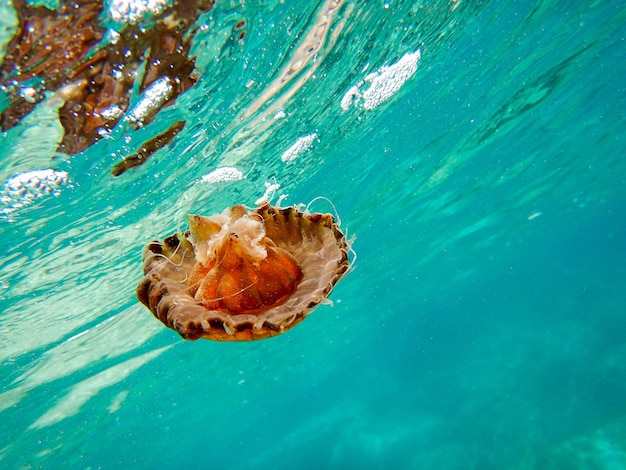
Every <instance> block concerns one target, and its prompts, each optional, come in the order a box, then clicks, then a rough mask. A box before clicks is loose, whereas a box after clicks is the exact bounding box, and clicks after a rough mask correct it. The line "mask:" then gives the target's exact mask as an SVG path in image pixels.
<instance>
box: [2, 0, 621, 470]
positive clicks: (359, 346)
mask: <svg viewBox="0 0 626 470" xmlns="http://www.w3.org/2000/svg"><path fill="white" fill-rule="evenodd" d="M625 16H626V14H625V13H624V11H623V9H620V8H619V5H612V4H609V3H603V2H594V3H591V4H584V5H583V4H577V5H568V6H561V5H559V4H558V3H557V2H549V1H544V2H537V3H534V4H530V3H529V4H527V5H526V4H524V5H517V4H516V5H508V4H507V5H504V4H495V3H493V2H482V3H476V2H465V1H458V0H457V1H456V2H433V3H432V4H427V3H421V2H408V1H407V2H397V3H392V2H388V3H385V2H377V3H375V4H374V3H370V2H350V1H342V2H324V1H322V2H318V3H317V4H315V3H307V2H301V4H296V3H293V2H292V3H285V4H281V3H280V2H266V3H264V4H263V6H256V7H255V6H249V5H246V6H237V7H230V6H229V4H228V3H226V2H218V4H217V5H216V7H215V8H214V9H213V10H211V11H210V12H209V13H207V14H206V15H205V16H203V17H201V18H200V20H199V21H200V23H201V25H200V33H199V34H198V35H197V37H196V38H195V39H194V49H193V53H194V54H195V55H197V66H198V68H199V70H200V72H201V78H200V81H199V82H198V84H197V85H196V86H195V87H194V88H193V89H192V90H190V91H188V92H187V93H185V94H183V95H182V96H181V97H180V98H179V99H178V101H177V103H176V105H175V106H173V107H170V108H166V109H164V110H162V111H161V112H160V113H159V117H158V119H157V120H156V121H155V122H154V123H152V124H151V125H149V126H146V127H144V128H139V129H138V130H136V131H134V130H132V128H131V127H130V126H129V125H128V124H127V123H126V124H124V123H122V124H120V125H119V126H118V127H117V128H116V129H115V130H113V132H112V133H111V134H110V135H109V136H107V137H106V138H104V139H103V140H101V141H99V142H98V143H97V144H96V145H94V146H93V147H92V148H90V149H89V150H87V151H86V152H84V154H80V155H77V156H75V157H72V158H71V159H70V158H68V157H66V156H63V155H56V156H55V155H53V152H54V148H55V147H56V143H57V142H58V141H59V139H60V135H59V134H58V132H60V128H59V127H58V122H55V120H54V119H55V118H54V110H55V106H57V105H58V103H57V102H55V101H54V97H51V98H50V100H49V101H46V102H44V103H42V104H41V105H39V106H38V108H37V111H36V113H38V114H34V115H33V116H32V117H31V118H30V119H27V120H25V121H24V122H23V123H22V124H21V125H20V126H19V127H17V128H15V129H13V130H11V131H9V132H7V133H5V134H4V135H3V136H2V137H3V138H2V139H1V140H0V149H1V150H2V160H1V161H0V175H1V177H2V181H8V180H9V179H10V178H11V177H14V176H15V175H19V174H23V173H25V172H29V171H38V170H52V171H58V172H67V175H68V178H67V181H63V182H62V184H61V185H60V186H59V187H58V188H55V191H51V192H50V193H48V194H43V195H42V196H41V197H37V198H32V200H30V199H29V200H22V201H21V202H22V203H24V202H26V203H25V204H22V205H21V206H19V207H18V206H17V205H16V203H17V202H20V201H19V200H17V199H14V200H12V201H4V200H3V201H2V204H3V207H2V208H3V210H4V212H3V213H2V215H3V216H4V218H3V220H2V221H1V222H0V223H1V224H2V235H3V239H4V240H8V242H9V243H8V247H7V248H6V254H5V256H4V257H3V261H2V271H1V277H0V299H1V300H2V313H1V315H2V316H1V317H0V319H1V321H0V358H1V359H2V362H1V363H0V380H1V382H0V383H1V384H2V388H1V389H0V412H1V414H2V422H3V423H7V424H4V426H3V433H2V434H3V438H2V440H0V462H6V464H7V466H9V467H19V466H24V467H28V466H49V467H59V466H65V467H74V466H81V467H82V466H94V467H98V466H102V467H105V468H108V467H125V468H127V467H128V466H129V465H133V466H139V467H145V468H149V467H154V466H155V465H164V466H166V467H168V466H169V467H176V466H181V465H194V464H195V465H198V464H204V465H208V464H211V465H212V466H214V467H217V468H222V467H223V468H258V466H264V465H268V466H271V467H272V468H293V467H294V466H296V467H302V465H303V463H306V462H312V461H316V462H319V463H320V467H325V468H346V465H347V464H348V463H353V462H354V461H359V462H364V466H365V467H367V468H398V467H404V468H430V467H432V468H459V465H466V464H467V465H468V466H472V467H474V468H502V467H503V466H507V467H509V468H511V467H513V468H522V467H525V468H529V467H530V468H532V467H533V466H534V467H536V468H550V466H551V465H552V466H553V468H559V465H567V464H568V463H569V462H576V458H577V455H578V453H582V452H584V451H586V450H589V449H591V450H590V451H589V452H591V453H592V454H593V459H596V460H597V461H600V462H603V463H604V464H605V467H603V468H609V467H608V466H609V465H610V464H611V463H612V462H617V464H620V463H623V464H624V465H626V457H624V455H625V452H626V449H625V448H624V447H623V446H622V445H620V444H619V439H618V438H623V439H626V437H625V436H626V431H625V430H624V428H625V426H624V425H623V420H624V416H625V415H626V409H624V407H623V405H619V404H616V405H614V406H613V402H614V401H615V398H614V397H616V396H623V393H624V392H626V390H624V385H623V383H624V382H623V381H622V385H620V384H619V382H618V383H613V382H612V381H610V380H611V379H610V378H612V377H613V378H614V377H618V378H619V377H621V378H623V377H624V374H625V373H626V371H625V370H624V366H623V360H621V358H623V357H624V354H625V353H626V351H625V350H624V346H623V341H610V340H611V338H610V337H607V336H606V335H608V334H609V332H610V330H612V329H613V330H616V331H623V329H622V330H620V327H622V326H624V321H623V315H624V313H625V312H624V307H623V305H622V303H621V302H620V301H619V295H618V292H621V291H620V290H619V289H621V286H623V281H624V272H623V269H622V270H621V271H620V270H619V269H617V268H611V267H606V268H604V269H603V268H602V267H600V268H596V269H598V272H599V273H600V274H599V276H600V275H601V273H603V272H604V270H605V269H606V270H607V272H610V274H607V275H606V278H602V279H598V280H596V281H593V280H590V279H587V278H586V277H585V276H584V275H583V274H581V272H583V273H584V272H585V270H586V269H593V268H594V265H593V263H592V261H590V260H591V259H592V258H593V257H598V258H600V259H602V260H604V261H605V262H609V261H610V259H611V256H610V255H607V254H606V253H604V252H603V251H602V247H603V246H607V247H614V246H617V247H621V248H623V233H624V225H623V221H621V220H619V222H617V223H616V224H615V225H614V226H611V227H608V228H607V229H606V233H604V232H601V233H599V234H598V235H597V236H598V238H597V239H595V238H593V237H590V242H589V245H591V246H592V247H591V248H589V247H588V245H586V244H584V243H582V242H577V241H576V240H577V239H573V241H572V238H571V236H569V232H572V233H574V234H576V233H579V232H580V231H581V230H582V229H581V227H584V226H585V225H589V224H591V225H593V224H595V223H601V222H605V223H606V220H610V221H613V222H615V220H617V219H619V217H612V216H611V214H621V215H623V214H624V207H623V204H622V203H620V200H621V199H620V195H623V190H624V183H625V178H626V165H625V164H624V150H623V138H624V109H626V106H625V105H626V103H625V101H626V98H625V96H624V86H623V78H622V77H623V76H624V73H626V70H625V66H624V65H623V64H624V63H626V62H625V61H624V60H623V59H624V57H623V56H624V52H623V38H624V36H625V34H626V30H625V28H624V26H623V25H625V24H626V17H625ZM242 19H245V21H246V23H247V24H248V25H249V26H248V27H249V31H248V34H247V35H246V37H245V40H244V41H238V40H237V35H236V34H237V33H236V31H235V25H236V24H237V23H238V22H239V21H240V20H242ZM398 64H400V65H398ZM394 67H397V68H395V69H394ZM403 67H404V68H403ZM390 70H391V71H392V72H393V73H390V72H389V71H390ZM394 71H395V72H394ZM386 73H387V75H385V74H386ZM377 77H378V78H377ZM380 77H382V78H380ZM385 77H389V78H390V80H391V81H388V82H385V80H384V79H385ZM394 80H395V81H394ZM375 85H376V86H382V88H380V89H379V90H387V92H383V91H380V92H377V93H374V92H372V94H370V95H366V93H367V90H372V87H374V86H375ZM385 85H386V88H385ZM355 87H356V88H355ZM374 90H375V89H374ZM368 97H369V98H368ZM372 97H377V98H372ZM383 98H384V99H383ZM178 120H187V122H188V124H187V126H186V127H185V129H184V130H183V131H182V132H181V133H180V134H179V135H178V136H177V137H176V139H175V140H174V141H173V142H172V144H171V145H170V146H169V147H168V148H167V149H166V150H162V151H160V152H158V153H156V154H155V155H154V156H153V157H152V158H151V159H150V160H149V161H148V162H147V163H146V164H145V165H143V166H142V167H140V168H138V169H136V170H133V171H129V172H127V173H125V174H124V175H122V176H121V177H120V178H117V179H114V178H113V177H112V176H111V175H110V168H111V167H112V166H113V165H114V164H115V163H116V162H118V161H119V159H120V158H122V157H123V156H125V155H128V154H129V153H132V152H134V151H135V150H136V148H137V146H138V145H139V144H140V143H141V142H144V141H146V140H147V139H148V138H150V137H152V136H154V135H156V134H157V133H158V132H160V131H162V130H165V129H166V128H167V127H168V126H169V125H171V124H172V123H173V122H175V121H178ZM33 136H38V137H39V138H35V137H33ZM303 139H304V140H303ZM298 143H300V144H298ZM298 145H299V146H298ZM52 157H54V158H52ZM220 169H221V170H220ZM211 175H212V176H211ZM56 189H58V190H59V191H56ZM319 195H324V196H327V197H329V198H330V199H331V200H332V201H333V203H334V204H335V205H336V206H337V208H338V212H339V214H340V216H341V218H342V220H343V226H344V227H345V228H347V229H348V230H349V233H351V234H356V235H357V241H356V243H355V249H356V250H357V252H358V254H359V258H358V262H357V266H356V270H355V272H354V273H351V275H350V276H348V278H346V280H344V281H343V283H342V284H341V285H340V286H339V287H338V288H337V290H336V291H335V293H334V295H333V298H334V299H335V307H334V308H332V309H331V308H330V307H321V308H320V309H319V310H318V311H316V312H315V314H313V316H312V317H311V318H310V319H307V320H306V321H305V322H304V323H303V324H302V325H300V326H298V327H297V328H296V329H294V330H293V331H292V332H289V334H288V335H285V338H282V337H281V338H276V339H274V340H268V341H267V342H260V343H252V344H238V345H219V344H213V343H206V342H204V343H203V342H200V343H182V342H181V340H180V339H178V338H177V337H176V336H175V334H172V333H171V332H169V331H166V330H164V329H163V328H162V327H161V325H160V324H158V322H157V321H155V320H154V319H153V318H152V317H151V315H150V314H149V312H148V311H147V310H145V309H144V308H143V307H142V306H140V305H138V303H137V301H136V299H135V297H134V288H135V286H136V284H137V282H138V280H139V278H140V276H141V263H140V259H141V249H142V247H143V246H144V245H145V244H146V243H147V242H148V241H150V240H151V239H153V238H157V237H159V238H160V237H163V236H165V235H169V234H171V233H173V232H174V231H175V230H177V229H179V228H181V227H184V224H185V217H186V214H187V213H189V212H199V213H204V214H212V213H214V212H218V211H221V210H222V209H223V208H224V207H226V206H229V205H232V204H234V203H245V204H248V205H250V206H252V205H254V203H255V201H257V200H259V199H260V198H265V199H272V200H273V201H274V202H276V201H277V200H279V199H281V198H282V199H281V200H282V201H283V202H282V203H283V204H293V203H300V202H304V203H306V202H308V201H310V200H312V199H313V198H314V197H316V196H319ZM321 210H329V209H327V208H325V207H324V208H322V209H321ZM602 215H605V216H606V218H607V219H606V220H605V219H603V218H602ZM583 238H584V237H583V236H582V235H581V239H583ZM560 240H564V242H563V243H565V242H567V243H570V244H571V246H572V247H573V248H572V252H573V253H576V259H578V258H580V259H581V261H580V265H578V264H576V263H574V262H573V261H572V262H571V264H567V263H566V261H563V260H564V259H569V258H568V257H567V256H565V255H563V258H559V257H558V256H557V255H556V254H554V253H558V246H559V241H560ZM545 246H548V247H552V250H553V251H549V250H547V249H545V248H543V247H545ZM592 249H597V250H599V252H600V253H599V254H595V252H593V251H591V252H590V253H591V254H590V255H587V256H585V250H592ZM533 250H534V251H533ZM607 250H609V248H607ZM609 251H610V250H609ZM616 256H619V257H620V259H622V258H623V254H621V255H620V254H619V253H618V254H617V255H616ZM535 257H537V259H539V258H541V261H542V262H539V261H538V262H537V264H536V266H537V267H540V268H541V269H542V270H543V269H552V271H550V272H551V273H556V274H554V275H555V276H556V277H557V278H558V279H559V280H560V283H558V282H557V281H555V280H552V279H549V278H545V279H544V278H541V279H542V280H541V281H540V282H541V283H542V285H539V284H536V285H535V284H533V282H532V281H528V279H531V280H532V279H533V278H535V277H541V276H542V271H536V270H535V268H534V266H535V265H532V264H529V265H524V264H523V262H524V260H526V259H535ZM544 260H546V261H545V264H544V263H543V261H544ZM622 261H623V259H622ZM555 266H556V268H555ZM579 271H580V272H579ZM561 276H562V278H563V279H561ZM538 282H539V281H538ZM579 285H584V286H585V288H586V289H588V290H589V291H590V292H592V294H589V295H590V297H585V296H584V294H578V292H579V291H577V290H576V291H574V290H573V289H574V288H573V287H570V286H579ZM542 287H545V289H546V292H547V293H548V294H545V295H544V296H542V294H541V292H542V291H541V289H540V288H542ZM569 289H572V290H571V291H570V290H569ZM581 290H582V288H581ZM562 291H564V292H566V293H567V294H568V295H567V296H565V295H564V296H563V297H560V296H559V295H558V293H559V292H562ZM572 292H574V293H576V295H580V296H581V297H576V298H574V299H572V298H569V297H568V296H569V295H570V294H571V293H572ZM550 295H551V296H552V297H553V298H554V299H556V300H552V301H551V300H550V299H549V297H550ZM572 295H573V294H572ZM542 303H543V304H542ZM600 303H601V306H600V307H598V305H599V304H600ZM481 305H485V306H487V307H486V308H481V307H480V306H481ZM581 306H582V307H581ZM557 307H559V308H560V309H562V311H563V312H565V313H559V314H558V315H557V314H556V313H554V312H553V311H552V309H555V310H556V308H557ZM596 308H597V309H599V312H598V313H594V312H597V310H594V311H593V312H592V310H593V309H596ZM559 312H560V310H559ZM581 312H582V313H581ZM611 312H612V313H611ZM583 313H587V314H588V315H592V313H594V314H596V315H599V316H601V318H602V320H599V319H598V320H597V322H600V323H604V324H605V325H607V326H606V330H605V329H603V327H602V326H598V325H597V324H596V323H594V322H596V320H595V319H594V320H589V318H588V317H587V316H585V315H584V314H583ZM553 315H554V316H556V317H558V318H552V316H553ZM561 316H563V319H562V320H559V319H560V318H561ZM601 335H605V336H601ZM602 343H606V344H608V345H610V346H606V347H604V348H603V346H602ZM620 345H621V346H620ZM550 358H556V359H554V361H553V362H551V359H550ZM570 370H580V371H581V377H585V376H586V377H591V378H593V379H594V380H596V381H597V383H598V384H604V382H602V380H609V382H607V383H606V389H602V387H601V386H600V385H597V386H593V385H590V386H589V387H590V388H589V389H588V390H586V392H587V393H590V394H591V395H592V396H596V395H598V396H599V398H598V399H597V400H596V401H595V402H596V403H597V402H600V404H597V405H594V407H595V408H593V409H591V411H589V408H590V407H589V403H594V400H587V398H586V397H585V396H583V394H581V395H571V396H570V395H568V396H567V397H566V398H563V399H562V400H561V401H567V406H566V407H560V405H559V403H558V402H559V399H556V398H554V399H552V398H550V397H552V396H559V395H558V390H552V389H550V388H549V386H548V385H546V383H551V382H550V381H549V378H550V377H551V376H557V375H558V374H563V377H562V379H563V380H561V382H567V383H571V384H573V385H572V386H571V387H568V385H567V384H564V385H563V387H565V388H566V389H567V390H568V391H575V390H576V388H577V386H576V384H578V387H580V386H581V385H580V384H584V383H586V382H585V380H584V379H583V378H572V377H571V376H568V375H567V373H566V372H564V371H570ZM585 374H586V375H585ZM602 377H605V379H602ZM606 377H609V379H606ZM568 381H569V382H568ZM529 384H530V385H529ZM542 392H543V395H542ZM620 393H622V395H620ZM546 397H547V398H546ZM529 410H530V411H529ZM553 410H555V411H553ZM283 411H284V412H283ZM581 415H584V417H582V418H580V416H581ZM573 416H578V417H579V419H580V420H581V422H578V421H576V419H574V418H573ZM555 422H558V423H557V424H554V423H555ZM9 423H10V425H9ZM560 423H563V424H560ZM568 427H569V428H571V429H567V428H568ZM331 436H332V438H331ZM482 436H484V438H483V437H482ZM594 436H595V437H594ZM598 436H600V437H598ZM602 436H609V437H606V439H604V438H603V437H602ZM623 439H622V441H623ZM494 442H495V444H496V445H495V446H494ZM165 445H167V447H168V451H167V452H165V455H163V454H162V453H160V452H157V451H156V450H155V446H157V447H159V448H161V447H163V446H165ZM111 449H116V452H114V453H113V455H112V453H111ZM233 455H234V456H235V457H232V456H233ZM354 459H356V460H354ZM468 462H471V463H470V464H468ZM270 464H271V465H270ZM617 464H616V465H617ZM616 468H619V467H616Z"/></svg>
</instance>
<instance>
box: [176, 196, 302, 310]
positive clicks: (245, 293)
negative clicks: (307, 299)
mask: <svg viewBox="0 0 626 470" xmlns="http://www.w3.org/2000/svg"><path fill="white" fill-rule="evenodd" d="M236 207H237V206H236ZM236 207H235V208H233V211H232V213H231V214H225V215H224V214H223V216H228V217H230V220H228V221H226V222H224V221H223V220H218V221H217V222H216V221H214V220H211V219H210V218H205V217H200V216H192V218H190V229H191V233H192V240H193V243H194V250H195V252H196V260H197V262H196V264H195V266H194V268H193V269H192V271H191V272H190V273H189V275H188V277H187V285H188V286H189V287H190V293H191V295H193V296H194V298H195V299H196V300H197V301H198V302H199V303H201V304H202V305H203V306H204V307H205V308H207V309H209V310H219V311H223V312H227V313H231V314H257V313H260V312H263V311H265V310H267V309H269V308H272V307H275V306H277V305H280V304H282V303H283V302H285V301H286V300H287V299H288V298H289V297H290V296H291V294H292V293H293V292H294V290H295V289H296V287H297V286H298V283H299V282H300V280H301V279H302V270H301V269H300V266H299V265H298V261H297V260H296V259H295V258H294V257H293V256H292V255H291V254H290V253H288V252H287V251H286V250H284V249H282V248H280V247H278V246H276V244H275V243H274V242H273V241H272V240H271V239H269V238H268V237H266V236H265V232H264V230H263V223H262V221H259V220H256V219H252V218H248V217H245V218H244V217H241V214H240V213H237V211H236ZM220 222H222V223H220Z"/></svg>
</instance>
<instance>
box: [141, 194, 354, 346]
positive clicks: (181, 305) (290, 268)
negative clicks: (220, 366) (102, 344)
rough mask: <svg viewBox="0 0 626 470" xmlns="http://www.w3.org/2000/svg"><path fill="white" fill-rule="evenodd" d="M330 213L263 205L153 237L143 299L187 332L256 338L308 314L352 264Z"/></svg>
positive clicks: (196, 219) (194, 218) (192, 221)
mask: <svg viewBox="0 0 626 470" xmlns="http://www.w3.org/2000/svg"><path fill="white" fill-rule="evenodd" d="M349 249H350V248H349V246H348V242H347V241H346V238H345V236H344V234H343V233H342V231H341V230H340V229H339V226H338V224H337V223H335V220H334V218H333V216H332V215H330V214H311V213H309V212H308V211H304V212H302V211H301V210H299V209H298V208H297V207H287V208H278V207H273V206H270V205H269V204H267V203H264V204H262V205H260V206H259V207H257V208H256V209H254V210H252V211H250V212H248V210H247V209H246V208H245V207H244V206H242V205H237V206H233V207H231V208H229V209H226V210H225V211H224V212H222V213H221V214H216V215H213V216H211V217H203V216H200V215H190V216H189V230H188V231H186V232H184V233H182V234H175V235H172V236H170V237H167V238H166V239H165V240H163V242H158V241H154V242H152V243H150V244H149V245H148V246H146V248H145V249H144V252H143V263H144V274H145V276H144V278H143V279H142V280H141V282H140V283H139V287H138V288H137V297H138V298H139V300H140V301H141V302H142V303H143V304H144V305H146V307H148V308H149V309H150V310H151V311H152V313H153V314H154V316H155V317H157V318H158V319H159V320H161V322H163V323H164V324H165V325H166V326H168V327H169V328H172V329H174V330H176V331H177V332H178V333H179V334H180V335H181V336H182V337H183V338H185V339H191V340H195V339H198V338H206V339H212V340H217V341H251V340H255V339H263V338H268V337H270V336H275V335H278V334H280V333H283V332H284V331H287V330H288V329H290V328H292V327H293V326H295V325H296V324H298V323H299V322H300V321H302V320H303V319H304V317H305V316H307V315H308V314H309V313H311V311H312V310H313V309H314V308H315V307H316V306H317V305H318V304H319V303H320V302H322V301H323V300H324V299H325V298H326V297H327V296H328V295H329V294H330V292H331V290H332V289H333V287H334V286H335V284H336V283H337V282H338V281H339V280H340V279H341V278H342V277H343V276H344V274H345V273H346V272H347V271H348V268H349V266H350V262H349V258H348V251H349Z"/></svg>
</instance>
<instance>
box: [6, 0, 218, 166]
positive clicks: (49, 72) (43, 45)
mask: <svg viewBox="0 0 626 470" xmlns="http://www.w3.org/2000/svg"><path fill="white" fill-rule="evenodd" d="M213 3H214V0H178V1H177V2H175V3H174V5H173V6H171V7H169V8H166V9H165V10H164V11H163V12H162V13H160V14H159V15H157V16H156V17H155V20H156V24H155V25H154V26H152V27H150V28H145V27H141V26H139V25H132V24H131V25H128V26H126V27H125V28H124V29H123V30H122V31H121V32H120V36H119V38H118V39H117V40H116V41H112V42H103V37H104V33H105V30H104V28H103V27H102V26H101V25H100V23H99V21H98V16H99V15H100V14H101V13H102V10H103V3H102V1H101V0H100V1H96V0H71V1H70V0H61V2H60V5H59V7H58V9H56V10H49V9H47V8H44V7H31V6H29V5H27V4H26V3H25V1H24V0H14V2H13V4H14V7H15V9H16V11H17V14H18V19H19V25H18V28H17V31H16V33H15V35H14V37H13V38H12V39H11V41H10V43H9V44H8V46H7V53H6V55H5V57H4V61H3V63H2V66H1V67H0V82H2V83H3V84H5V86H6V88H7V91H8V100H9V105H8V107H7V108H6V109H4V110H3V111H2V113H1V114H0V127H1V128H2V130H7V129H10V128H11V127H14V126H15V125H17V124H18V123H19V122H20V121H21V120H22V119H23V118H24V117H25V116H26V115H28V113H30V112H31V111H32V110H33V109H34V107H35V105H36V104H37V103H38V102H39V101H41V100H42V99H43V91H46V90H48V91H55V90H58V89H60V88H61V87H65V86H66V85H70V88H71V92H70V93H67V94H66V101H65V104H64V105H63V106H62V107H61V108H60V110H59V118H60V121H61V124H62V126H63V128H64V131H65V132H64V136H63V139H62V141H61V143H60V144H59V147H58V150H59V151H62V152H65V153H68V154H76V153H79V152H81V151H83V150H85V149H86V148H88V147H89V146H90V145H92V144H93V143H95V142H96V141H98V140H99V139H100V138H101V136H102V135H103V134H105V133H106V132H108V131H110V130H111V129H112V128H113V127H115V125H116V124H117V123H118V122H119V120H120V119H121V118H122V116H123V114H124V113H125V112H126V111H127V110H128V107H129V102H130V98H131V93H132V91H133V89H134V88H135V84H136V81H137V80H140V82H139V86H138V89H139V91H140V92H142V91H143V90H145V89H146V88H147V87H149V86H150V85H151V84H153V83H154V82H155V81H156V80H159V79H168V83H169V84H170V86H171V90H170V92H169V94H168V97H167V99H166V100H165V101H164V102H163V103H161V105H160V107H163V106H167V105H169V104H171V103H172V102H173V101H175V100H176V98H177V97H178V96H179V95H180V94H181V93H183V92H185V91H186V90H188V89H189V88H191V87H192V86H193V85H194V84H195V83H196V80H197V77H196V76H195V75H194V70H195V63H194V60H193V58H190V57H189V49H190V41H191V38H192V37H193V33H194V30H193V28H194V26H195V23H196V20H197V19H198V17H199V15H200V14H201V13H203V12H206V11H208V10H210V9H211V7H212V6H213ZM144 64H145V65H144ZM142 67H144V72H143V74H142V75H140V76H139V77H138V71H140V70H141V68H142ZM25 87H29V88H31V87H32V88H33V93H31V94H28V95H27V96H22V95H23V93H21V92H20V90H22V88H25ZM112 110H114V111H115V112H111V111H112ZM156 111H158V109H157V110H156ZM156 111H155V112H153V113H151V114H149V115H148V116H144V117H143V119H142V120H141V122H138V123H136V125H141V124H146V123H148V122H150V121H151V120H152V119H153V118H154V115H155V114H156Z"/></svg>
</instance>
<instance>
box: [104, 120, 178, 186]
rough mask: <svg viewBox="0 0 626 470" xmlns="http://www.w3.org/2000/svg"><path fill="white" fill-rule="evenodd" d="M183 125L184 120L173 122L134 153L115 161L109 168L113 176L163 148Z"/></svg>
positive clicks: (144, 160) (140, 163)
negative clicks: (117, 161)
mask: <svg viewBox="0 0 626 470" xmlns="http://www.w3.org/2000/svg"><path fill="white" fill-rule="evenodd" d="M184 127H185V121H177V122H175V123H174V124H172V125H171V126H170V127H169V129H167V130H166V131H165V132H162V133H161V134H159V135H157V136H156V137H154V138H152V139H150V140H149V141H147V142H146V143H144V144H143V145H142V146H141V147H139V149H138V150H137V151H136V152H135V153H133V154H132V155H129V156H127V157H126V158H124V160H122V161H121V162H119V163H117V164H116V165H115V166H114V167H113V168H111V173H112V174H113V176H120V175H121V174H122V173H124V172H125V171H126V170H130V169H131V168H134V167H137V166H139V165H143V164H144V163H145V162H146V161H147V160H148V158H150V157H151V156H152V155H153V154H154V153H155V152H156V151H157V150H159V149H160V148H163V147H164V146H165V145H167V144H168V143H169V141H170V140H172V139H173V138H174V137H176V134H178V133H179V132H180V131H182V130H183V128H184Z"/></svg>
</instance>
